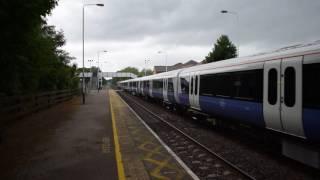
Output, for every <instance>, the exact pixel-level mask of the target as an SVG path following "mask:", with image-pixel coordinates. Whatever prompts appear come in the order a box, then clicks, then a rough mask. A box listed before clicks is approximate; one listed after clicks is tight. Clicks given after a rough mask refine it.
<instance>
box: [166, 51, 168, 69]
mask: <svg viewBox="0 0 320 180" xmlns="http://www.w3.org/2000/svg"><path fill="white" fill-rule="evenodd" d="M167 62H168V53H167V52H166V72H168V64H167Z"/></svg>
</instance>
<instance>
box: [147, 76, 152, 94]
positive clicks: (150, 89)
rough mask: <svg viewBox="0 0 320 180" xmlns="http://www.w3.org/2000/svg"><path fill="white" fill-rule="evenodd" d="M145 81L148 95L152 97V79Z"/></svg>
mask: <svg viewBox="0 0 320 180" xmlns="http://www.w3.org/2000/svg"><path fill="white" fill-rule="evenodd" d="M147 82H148V91H149V92H148V93H149V94H148V95H149V97H153V95H152V88H153V83H152V80H147Z"/></svg>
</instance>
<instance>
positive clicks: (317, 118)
mask: <svg viewBox="0 0 320 180" xmlns="http://www.w3.org/2000/svg"><path fill="white" fill-rule="evenodd" d="M303 127H304V133H305V136H306V137H307V138H308V139H310V140H311V141H317V142H320V109H307V108H304V109H303Z"/></svg>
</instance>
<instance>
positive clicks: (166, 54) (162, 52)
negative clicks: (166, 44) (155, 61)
mask: <svg viewBox="0 0 320 180" xmlns="http://www.w3.org/2000/svg"><path fill="white" fill-rule="evenodd" d="M158 53H159V54H165V56H166V57H165V60H166V72H168V65H167V61H168V53H167V52H165V51H158Z"/></svg>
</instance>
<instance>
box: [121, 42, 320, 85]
mask: <svg viewBox="0 0 320 180" xmlns="http://www.w3.org/2000/svg"><path fill="white" fill-rule="evenodd" d="M313 53H320V40H318V41H315V42H312V43H307V44H297V45H293V46H287V47H283V48H280V49H277V50H274V51H271V52H266V53H259V54H255V55H250V56H245V57H238V58H232V59H227V60H223V61H218V62H212V63H208V64H201V65H196V66H192V67H188V68H183V69H178V70H174V71H169V72H164V73H159V74H154V75H150V76H145V77H141V78H136V79H130V80H126V81H121V82H120V83H123V82H131V81H143V80H152V79H159V78H164V77H166V78H168V77H173V76H176V75H177V74H178V73H181V74H184V73H190V72H194V71H202V70H208V69H216V68H223V67H230V66H235V65H241V64H249V63H255V62H256V63H259V62H264V61H267V60H272V59H281V58H286V57H295V56H301V55H305V54H313Z"/></svg>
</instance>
